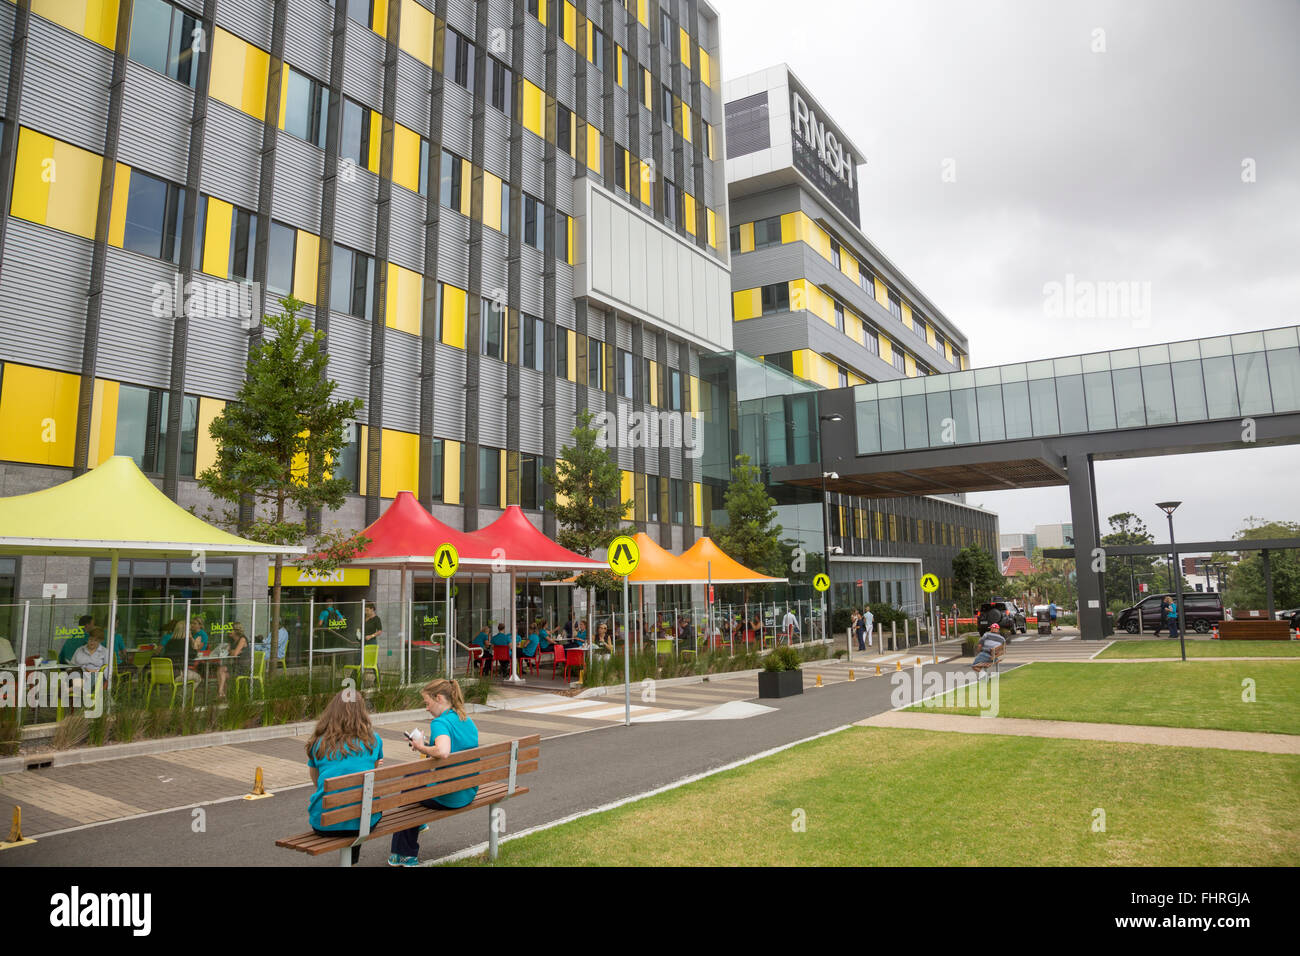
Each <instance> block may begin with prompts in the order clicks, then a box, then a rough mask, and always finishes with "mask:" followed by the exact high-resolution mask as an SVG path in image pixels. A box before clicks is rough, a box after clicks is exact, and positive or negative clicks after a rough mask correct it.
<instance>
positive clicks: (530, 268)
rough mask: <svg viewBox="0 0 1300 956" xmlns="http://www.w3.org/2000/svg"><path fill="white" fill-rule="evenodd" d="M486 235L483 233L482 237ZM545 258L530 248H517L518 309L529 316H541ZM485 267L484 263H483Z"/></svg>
mask: <svg viewBox="0 0 1300 956" xmlns="http://www.w3.org/2000/svg"><path fill="white" fill-rule="evenodd" d="M486 235H487V233H486V232H484V236H486ZM544 259H545V257H544V256H543V255H542V253H540V252H538V251H537V250H536V249H534V248H533V247H532V246H528V245H521V246H520V247H519V307H520V308H521V309H523V310H524V311H525V312H527V313H528V314H529V315H536V316H539V317H540V316H541V314H542V311H543V309H544V305H543V301H542V269H543V268H544ZM484 265H485V266H486V262H485V263H484Z"/></svg>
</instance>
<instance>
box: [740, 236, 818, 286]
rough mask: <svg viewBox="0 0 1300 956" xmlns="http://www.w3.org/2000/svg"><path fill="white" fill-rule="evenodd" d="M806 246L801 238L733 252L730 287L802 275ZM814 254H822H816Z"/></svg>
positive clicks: (785, 279) (770, 282) (771, 281)
mask: <svg viewBox="0 0 1300 956" xmlns="http://www.w3.org/2000/svg"><path fill="white" fill-rule="evenodd" d="M806 248H807V246H806V245H805V244H804V243H802V242H788V243H786V244H785V245H783V246H769V247H768V248H766V249H759V250H757V251H755V252H747V253H745V254H744V255H738V256H736V257H735V258H734V259H732V260H731V288H732V289H757V288H758V287H759V286H764V285H770V284H772V283H774V282H788V281H789V280H790V279H799V278H803V276H804V274H805V273H804V268H805V256H804V250H805V249H806ZM814 257H815V258H821V257H820V256H816V255H815V254H814Z"/></svg>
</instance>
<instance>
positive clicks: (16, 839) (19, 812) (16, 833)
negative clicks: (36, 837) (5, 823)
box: [6, 806, 23, 843]
mask: <svg viewBox="0 0 1300 956" xmlns="http://www.w3.org/2000/svg"><path fill="white" fill-rule="evenodd" d="M6 842H7V843H22V842H23V808H22V807H18V806H15V807H14V822H13V826H11V827H10V828H9V839H8V840H7V841H6Z"/></svg>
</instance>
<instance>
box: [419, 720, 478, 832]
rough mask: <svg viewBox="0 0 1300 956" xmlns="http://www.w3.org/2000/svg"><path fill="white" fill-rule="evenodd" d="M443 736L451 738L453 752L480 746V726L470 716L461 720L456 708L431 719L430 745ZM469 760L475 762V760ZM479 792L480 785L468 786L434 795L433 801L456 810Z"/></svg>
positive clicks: (469, 801)
mask: <svg viewBox="0 0 1300 956" xmlns="http://www.w3.org/2000/svg"><path fill="white" fill-rule="evenodd" d="M443 736H446V737H448V738H450V740H451V752H452V753H458V752H459V751H462V750H473V749H474V748H475V747H477V746H478V727H477V726H476V725H475V724H474V721H473V720H471V719H470V718H469V717H468V716H467V717H466V718H465V719H464V720H461V719H460V718H459V717H457V716H456V712H455V711H454V710H448V711H447V712H446V713H444V714H443V715H442V716H441V717H435V718H433V720H431V721H429V739H428V741H427V743H428V745H429V746H430V747H432V746H433V742H434V741H435V740H437V739H438V738H439V737H443ZM468 762H470V763H473V762H474V761H468ZM447 766H452V767H454V766H456V764H448V765H447ZM452 779H453V780H458V779H460V778H459V777H453V778H452ZM477 793H478V787H467V788H466V789H464V790H457V791H456V792H455V793H444V794H442V795H441V796H438V797H434V798H433V802H434V803H436V804H438V805H440V806H444V807H447V808H448V809H450V810H455V809H457V808H459V807H463V806H467V805H468V804H470V803H472V802H473V800H474V797H475V795H476V794H477Z"/></svg>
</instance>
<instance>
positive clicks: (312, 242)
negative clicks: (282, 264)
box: [293, 229, 320, 305]
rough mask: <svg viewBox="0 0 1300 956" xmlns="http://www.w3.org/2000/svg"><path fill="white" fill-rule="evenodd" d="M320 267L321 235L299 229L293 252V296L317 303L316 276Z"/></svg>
mask: <svg viewBox="0 0 1300 956" xmlns="http://www.w3.org/2000/svg"><path fill="white" fill-rule="evenodd" d="M319 268H320V237H319V236H317V235H316V234H315V233H312V232H308V231H307V230H306V229H299V230H298V240H297V242H295V243H294V252H293V296H294V298H295V299H301V300H302V301H303V302H306V303H307V304H308V305H315V304H316V277H317V272H318V270H319Z"/></svg>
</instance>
